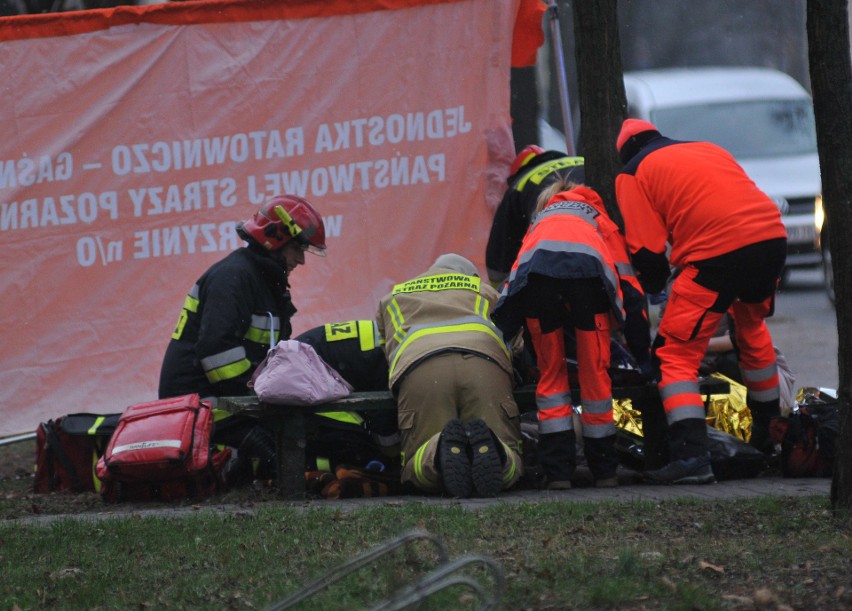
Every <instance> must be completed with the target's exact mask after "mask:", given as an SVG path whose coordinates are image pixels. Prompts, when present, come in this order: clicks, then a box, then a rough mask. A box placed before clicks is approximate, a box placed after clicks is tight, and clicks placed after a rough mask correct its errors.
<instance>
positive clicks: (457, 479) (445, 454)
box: [440, 420, 473, 499]
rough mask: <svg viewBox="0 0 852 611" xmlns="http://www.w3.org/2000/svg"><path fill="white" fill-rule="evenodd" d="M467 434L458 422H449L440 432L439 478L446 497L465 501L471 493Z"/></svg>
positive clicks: (471, 483) (471, 484)
mask: <svg viewBox="0 0 852 611" xmlns="http://www.w3.org/2000/svg"><path fill="white" fill-rule="evenodd" d="M467 441H468V439H467V433H466V432H465V429H464V425H463V424H462V423H461V421H459V420H450V421H449V422H448V423H447V424H446V426H444V430H443V431H442V432H441V456H440V461H441V478H442V479H443V480H444V491H445V493H446V494H447V496H451V497H455V498H460V499H466V498H468V497H470V495H471V493H472V492H473V481H472V479H471V464H470V458H468V455H467Z"/></svg>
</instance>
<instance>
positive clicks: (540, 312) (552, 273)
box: [494, 181, 647, 490]
mask: <svg viewBox="0 0 852 611" xmlns="http://www.w3.org/2000/svg"><path fill="white" fill-rule="evenodd" d="M538 208H539V211H538V214H537V215H536V216H535V217H534V220H533V223H532V225H531V226H530V229H529V232H528V233H527V235H526V236H525V237H524V240H523V243H522V244H521V249H520V252H519V253H518V258H517V259H516V260H515V263H514V265H513V266H512V271H511V273H510V274H509V278H508V280H507V282H506V284H505V286H504V287H503V292H502V294H501V297H500V301H499V302H498V305H497V307H496V308H495V312H494V321H495V323H496V324H497V326H498V327H499V328H500V330H501V331H502V332H503V334H504V336H506V337H511V336H512V335H513V334H514V333H515V332H516V330H517V329H518V328H519V327H520V326H521V325H522V324H526V326H527V329H528V330H529V332H530V336H531V338H532V341H533V344H534V348H535V351H536V354H537V355H538V359H539V369H540V372H541V377H540V379H539V382H538V384H537V386H536V406H537V417H538V425H539V440H538V454H539V459H540V461H541V464H542V467H543V468H544V472H545V476H546V478H547V486H548V488H550V489H552V490H564V489H568V488H570V487H571V478H572V476H573V475H574V469H575V467H576V449H575V444H576V436H575V432H574V423H573V405H572V397H571V389H570V387H569V382H568V371H567V363H566V360H565V340H564V330H563V329H564V327H565V326H572V327H573V329H574V334H575V337H576V341H577V369H578V376H579V383H580V393H581V396H582V406H583V409H582V415H581V421H582V425H583V452H584V454H585V457H586V461H587V463H588V466H589V470H590V471H591V473H592V476H593V477H594V480H595V485H596V486H598V487H611V486H615V485H617V483H618V480H617V478H616V468H617V467H618V457H617V455H616V451H615V421H614V420H613V411H612V387H611V380H610V377H609V371H608V367H609V363H610V333H611V319H612V318H613V317H614V318H615V319H616V321H617V322H618V323H619V324H621V323H622V322H623V303H622V299H623V298H622V293H621V290H620V288H619V284H620V280H619V275H618V272H617V271H616V259H617V258H619V257H616V256H614V255H613V253H612V251H611V250H610V247H609V246H608V244H607V240H606V239H605V238H604V236H605V235H606V236H609V237H612V236H618V235H619V234H618V227H617V226H616V225H615V223H613V221H612V220H611V219H610V218H609V216H608V215H607V214H606V210H605V208H604V205H603V201H602V200H601V199H600V197H599V196H598V194H597V193H595V192H594V191H593V190H592V189H590V188H588V187H584V186H576V185H573V184H570V183H565V182H563V181H558V182H557V183H554V184H553V185H552V186H551V187H550V188H549V189H547V190H545V191H543V192H542V195H541V199H540V200H539V206H538ZM622 244H623V243H622ZM623 250H624V249H623V246H622V252H623ZM624 263H626V262H624ZM628 265H629V264H628ZM646 333H647V327H646Z"/></svg>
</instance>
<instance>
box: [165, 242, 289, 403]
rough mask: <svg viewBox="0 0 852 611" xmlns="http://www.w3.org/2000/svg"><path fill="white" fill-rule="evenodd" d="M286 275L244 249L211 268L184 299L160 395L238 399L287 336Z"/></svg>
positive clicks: (269, 261) (260, 255) (265, 257)
mask: <svg viewBox="0 0 852 611" xmlns="http://www.w3.org/2000/svg"><path fill="white" fill-rule="evenodd" d="M295 311H296V309H295V308H294V307H293V304H292V303H291V301H290V294H289V290H288V284H287V274H286V271H285V270H284V268H282V267H281V266H280V265H279V264H278V263H276V262H275V261H273V260H272V259H271V258H270V257H269V256H268V255H267V254H265V253H259V252H255V251H253V250H251V249H250V248H247V247H245V248H240V249H238V250H235V251H234V252H232V253H230V254H229V255H228V256H226V257H225V258H223V259H221V260H220V261H218V262H217V263H214V264H213V265H212V266H211V267H210V268H209V269H208V270H207V271H206V272H205V273H204V274H203V275H202V276H201V278H199V280H198V282H197V283H196V284H195V286H193V288H192V289H191V290H190V292H189V294H188V295H187V297H186V298H185V299H184V306H183V308H182V310H181V312H180V316H179V319H178V324H177V326H176V327H175V330H174V332H173V333H172V338H171V341H170V342H169V345H168V347H167V348H166V354H165V357H164V359H163V365H162V369H161V372H160V388H159V396H160V397H173V396H177V395H182V394H188V393H194V392H197V393H199V394H200V395H201V396H202V397H208V396H215V397H221V396H229V395H231V396H239V395H246V394H248V393H249V392H250V391H249V389H248V387H247V386H246V383H247V382H248V380H249V379H250V378H251V375H252V373H253V372H254V370H255V369H256V368H257V366H258V365H259V364H260V362H261V361H262V360H263V359H264V358H265V357H266V353H267V351H268V350H269V347H270V345H274V344H275V343H276V342H277V341H278V340H280V339H288V338H289V337H290V329H291V327H290V317H291V316H292V315H293V313H295Z"/></svg>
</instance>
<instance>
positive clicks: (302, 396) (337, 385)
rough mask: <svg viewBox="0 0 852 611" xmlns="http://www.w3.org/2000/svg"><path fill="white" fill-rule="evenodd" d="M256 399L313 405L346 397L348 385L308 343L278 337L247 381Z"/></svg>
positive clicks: (286, 403) (350, 390)
mask: <svg viewBox="0 0 852 611" xmlns="http://www.w3.org/2000/svg"><path fill="white" fill-rule="evenodd" d="M248 385H249V388H252V389H254V392H255V393H256V394H257V397H258V399H260V400H261V401H263V402H264V403H275V404H279V405H317V404H321V403H329V402H331V401H337V400H338V399H342V398H344V397H348V396H349V394H350V393H351V392H352V386H351V385H350V384H349V382H347V381H346V380H344V379H343V378H342V377H341V376H340V374H339V373H337V371H335V370H334V369H333V368H332V367H331V366H330V365H329V364H328V363H326V362H325V361H324V360H322V358H320V356H319V355H318V354H317V353H316V350H314V347H313V346H311V345H310V344H305V343H303V342H299V341H296V340H294V339H288V340H282V341H280V342H278V344H277V345H276V346H274V347H273V348H271V349H270V350H269V353H268V354H267V355H266V359H264V361H263V362H262V363H261V364H260V365H259V366H258V367H257V369H256V370H255V372H254V375H253V376H252V379H251V381H250V382H249V383H248Z"/></svg>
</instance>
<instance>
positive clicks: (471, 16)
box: [0, 0, 519, 437]
mask: <svg viewBox="0 0 852 611" xmlns="http://www.w3.org/2000/svg"><path fill="white" fill-rule="evenodd" d="M309 4H310V3H308V2H288V3H277V4H275V3H269V2H216V1H215V0H214V1H213V2H204V3H200V2H187V3H177V4H170V5H155V6H148V7H120V8H122V9H125V10H119V9H111V10H106V11H88V12H79V13H69V14H67V17H66V16H65V15H64V14H63V15H50V16H36V17H30V18H27V17H24V18H16V17H12V18H6V19H0V32H3V42H2V43H0V45H2V54H3V65H4V69H5V70H4V79H3V80H2V82H0V90H2V95H0V116H3V117H4V121H3V122H2V123H0V260H2V265H3V268H2V269H3V272H2V276H0V278H2V279H0V320H2V328H3V330H4V333H3V335H4V339H5V341H4V342H3V344H2V346H0V397H1V398H0V412H2V416H3V417H2V419H0V437H4V436H8V435H11V434H17V433H22V432H29V431H33V430H34V429H35V427H36V426H37V424H38V423H39V422H40V421H43V420H46V419H48V418H53V417H56V416H59V415H63V414H66V413H72V412H96V413H110V412H120V411H122V410H123V409H124V408H125V407H127V406H128V405H131V404H133V403H137V402H141V401H147V400H150V399H153V398H156V391H157V382H158V376H159V368H160V363H161V360H162V356H163V353H164V350H165V348H166V344H167V343H168V340H169V337H170V334H171V332H172V329H173V327H174V324H175V321H176V320H177V316H178V313H179V311H180V308H181V304H182V303H183V299H184V296H185V295H186V293H187V291H188V290H189V289H190V288H191V287H192V285H193V284H194V282H195V281H196V279H197V278H198V277H199V276H200V275H201V274H202V272H204V270H205V269H206V268H207V267H208V266H209V265H211V264H212V263H214V262H215V261H217V260H219V259H221V258H222V257H224V256H225V255H226V254H227V253H228V252H229V251H231V250H232V249H234V248H236V247H239V246H241V245H242V244H243V243H242V242H241V240H239V238H238V237H237V236H236V234H235V231H234V226H235V222H237V221H240V220H244V219H246V218H248V217H249V216H250V215H251V214H252V212H253V210H254V209H255V208H256V207H257V206H258V205H259V204H261V203H262V202H263V201H265V200H266V199H267V198H269V197H271V196H273V195H276V194H278V193H282V192H287V193H295V194H298V195H301V196H303V197H305V198H307V199H308V200H309V201H311V202H312V203H313V204H314V205H315V206H316V207H317V209H318V210H320V212H321V213H322V215H323V217H324V219H325V223H326V231H327V234H328V256H327V258H324V259H322V258H315V257H311V256H308V261H307V263H306V265H305V266H304V267H300V268H298V269H297V270H296V271H295V272H294V274H293V276H292V279H291V280H292V293H293V301H294V303H295V305H296V307H297V308H299V312H298V313H297V314H296V316H295V317H294V319H293V327H294V333H300V332H302V331H304V330H306V329H308V328H310V327H313V326H315V325H318V324H321V323H324V322H331V321H340V320H349V319H353V318H372V317H373V316H374V314H375V308H376V304H377V303H378V300H379V298H380V297H381V296H382V295H384V294H385V293H386V292H387V291H388V290H390V288H391V287H392V286H393V284H394V283H397V282H399V281H401V280H404V279H407V278H408V277H410V276H412V275H414V274H418V273H420V272H422V271H424V270H425V269H426V268H427V267H428V265H429V264H430V263H431V262H432V261H433V260H434V259H435V257H436V256H437V255H439V254H440V253H442V252H450V251H452V252H458V253H460V254H463V255H465V256H467V257H469V258H470V259H471V260H473V261H474V262H475V263H476V264H477V265H478V266H479V268H480V269H481V270H483V273H484V266H483V257H484V244H485V241H486V239H487V233H488V229H489V226H490V219H491V215H492V212H493V210H494V208H495V207H496V204H497V202H498V200H499V197H500V195H501V194H502V191H503V188H504V185H505V183H504V181H505V178H506V175H507V170H508V164H509V163H510V161H511V159H512V157H513V153H514V149H513V145H512V137H511V127H510V118H509V72H510V62H511V55H512V33H513V28H514V21H515V14H516V12H517V7H518V4H519V0H422V1H417V0H409V1H403V0H395V1H390V0H384V1H379V0H375V1H370V0H361V1H359V2H339V1H338V2H327V3H313V5H312V6H317V5H318V4H325V5H326V6H325V8H324V10H323V11H322V12H321V13H314V12H310V11H308V12H307V13H293V14H290V15H287V14H286V10H290V9H292V10H295V8H293V7H296V8H298V7H301V8H302V9H305V6H307V5H309ZM270 6H279V8H280V10H281V11H284V13H281V15H284V16H281V15H277V14H276V15H270V14H269V10H270ZM211 7H212V8H211ZM347 7H348V8H347ZM305 10H307V9H305ZM229 12H232V13H233V15H230V13H229ZM163 14H167V15H168V18H167V19H166V18H163V17H162V16H163ZM255 15H256V19H255V18H254V16H255ZM230 17H232V18H230ZM65 19H67V20H68V22H67V24H66V25H67V27H65V28H64V29H63V28H59V29H57V25H56V24H57V23H62V22H63V20H65ZM8 26H12V27H8ZM57 31H59V32H62V35H56V34H55V33H56V32H57ZM10 32H15V33H18V34H19V35H20V36H19V37H15V35H14V34H10Z"/></svg>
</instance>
